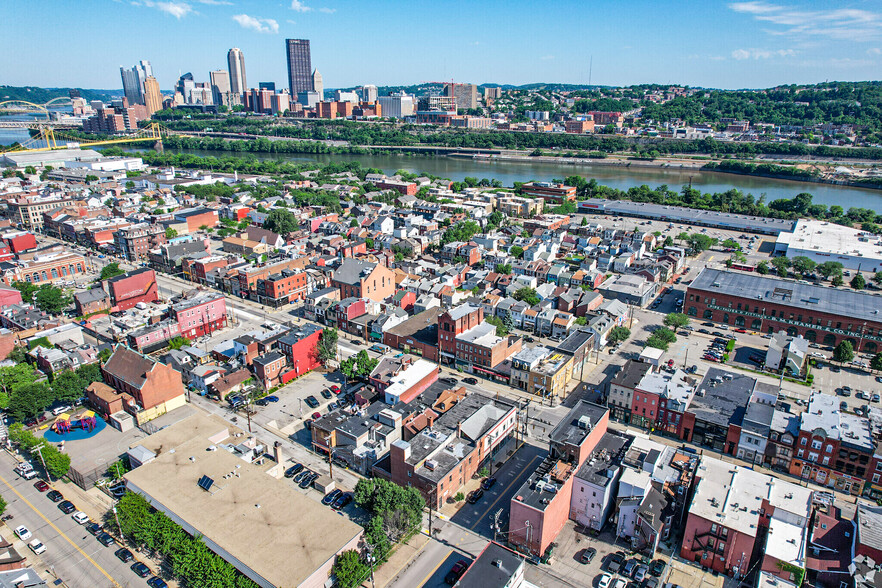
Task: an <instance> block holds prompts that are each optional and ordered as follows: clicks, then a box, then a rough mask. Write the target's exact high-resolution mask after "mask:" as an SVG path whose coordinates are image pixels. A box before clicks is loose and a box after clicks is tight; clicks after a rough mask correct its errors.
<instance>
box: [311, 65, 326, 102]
mask: <svg viewBox="0 0 882 588" xmlns="http://www.w3.org/2000/svg"><path fill="white" fill-rule="evenodd" d="M312 91H313V92H315V93H316V94H318V95H319V100H324V99H325V83H324V82H323V81H322V74H320V73H319V70H317V69H316V70H313V72H312Z"/></svg>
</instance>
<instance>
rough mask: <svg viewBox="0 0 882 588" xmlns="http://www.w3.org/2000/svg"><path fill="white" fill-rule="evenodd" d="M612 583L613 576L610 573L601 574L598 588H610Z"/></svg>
mask: <svg viewBox="0 0 882 588" xmlns="http://www.w3.org/2000/svg"><path fill="white" fill-rule="evenodd" d="M610 584H612V576H610V575H609V574H600V580H598V581H597V588H610Z"/></svg>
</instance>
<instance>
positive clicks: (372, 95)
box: [361, 84, 378, 102]
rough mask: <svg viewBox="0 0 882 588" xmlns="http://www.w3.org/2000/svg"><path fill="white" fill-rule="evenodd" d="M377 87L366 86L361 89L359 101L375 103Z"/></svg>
mask: <svg viewBox="0 0 882 588" xmlns="http://www.w3.org/2000/svg"><path fill="white" fill-rule="evenodd" d="M377 95H378V94H377V87H376V86H374V85H372V84H368V85H367V86H362V87H361V99H362V100H364V101H365V102H376V101H377Z"/></svg>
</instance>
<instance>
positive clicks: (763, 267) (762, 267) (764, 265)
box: [756, 259, 769, 276]
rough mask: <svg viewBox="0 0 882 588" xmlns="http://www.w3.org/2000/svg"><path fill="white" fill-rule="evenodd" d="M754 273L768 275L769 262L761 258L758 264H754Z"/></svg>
mask: <svg viewBox="0 0 882 588" xmlns="http://www.w3.org/2000/svg"><path fill="white" fill-rule="evenodd" d="M756 273H758V274H759V275H761V276H765V275H768V273H769V262H767V261H766V260H765V259H764V260H762V261H761V262H759V263H758V264H756Z"/></svg>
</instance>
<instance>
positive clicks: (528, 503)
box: [508, 400, 609, 557]
mask: <svg viewBox="0 0 882 588" xmlns="http://www.w3.org/2000/svg"><path fill="white" fill-rule="evenodd" d="M608 425H609V410H608V409H607V408H606V407H604V406H600V405H598V404H593V403H591V402H587V401H585V400H582V401H580V402H579V403H578V404H577V405H576V406H574V407H573V408H572V410H570V412H569V413H568V414H567V416H566V417H564V419H563V420H562V421H561V422H560V424H558V426H557V427H555V428H554V430H553V431H552V432H551V436H550V441H549V445H550V446H549V451H548V456H547V457H546V458H545V459H544V460H543V461H542V463H541V464H540V465H539V467H538V468H536V471H535V472H533V474H531V475H530V478H529V479H528V480H527V481H526V482H525V483H524V485H523V486H521V488H520V490H518V491H517V493H516V494H515V495H514V497H513V498H512V499H511V508H510V515H509V519H508V527H509V535H508V537H509V542H510V543H511V544H512V545H513V546H516V547H518V548H520V549H521V550H522V551H526V552H529V553H531V554H532V555H535V556H537V557H541V556H542V554H544V553H545V551H546V550H547V549H548V546H549V545H551V543H552V542H553V541H554V540H555V538H556V537H557V535H558V533H560V531H561V529H563V527H564V525H565V524H566V522H567V519H569V517H570V501H571V498H572V494H573V480H574V478H575V473H576V472H577V471H578V469H579V467H580V466H581V465H582V464H583V463H584V462H585V460H586V459H587V458H588V456H589V455H591V452H592V451H593V450H594V448H595V447H597V444H598V443H599V442H600V440H601V438H603V435H604V434H605V433H606V431H607V427H608Z"/></svg>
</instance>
